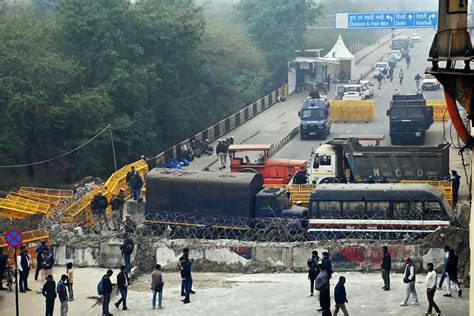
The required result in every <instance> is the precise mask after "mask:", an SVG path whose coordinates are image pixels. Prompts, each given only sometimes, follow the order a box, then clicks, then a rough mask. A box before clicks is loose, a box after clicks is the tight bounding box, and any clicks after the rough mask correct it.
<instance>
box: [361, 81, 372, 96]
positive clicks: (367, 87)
mask: <svg viewBox="0 0 474 316" xmlns="http://www.w3.org/2000/svg"><path fill="white" fill-rule="evenodd" d="M359 82H360V84H361V85H362V91H363V92H364V99H370V98H371V97H373V96H374V89H373V88H372V87H373V86H374V85H373V83H372V82H370V81H368V80H361V81H359Z"/></svg>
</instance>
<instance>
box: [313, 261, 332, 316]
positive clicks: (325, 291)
mask: <svg viewBox="0 0 474 316" xmlns="http://www.w3.org/2000/svg"><path fill="white" fill-rule="evenodd" d="M319 271H320V272H319V274H318V276H317V277H316V281H315V288H316V290H318V291H319V304H320V305H321V311H322V312H323V316H331V297H330V293H329V275H328V273H327V271H326V267H325V266H324V265H323V264H321V265H320V267H319Z"/></svg>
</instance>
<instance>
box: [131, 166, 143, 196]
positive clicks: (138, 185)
mask: <svg viewBox="0 0 474 316" xmlns="http://www.w3.org/2000/svg"><path fill="white" fill-rule="evenodd" d="M130 186H131V187H132V195H133V199H134V200H135V201H137V200H139V198H140V195H141V193H142V187H143V179H142V177H141V176H140V174H139V173H138V172H135V173H134V174H133V175H132V178H131V179H130Z"/></svg>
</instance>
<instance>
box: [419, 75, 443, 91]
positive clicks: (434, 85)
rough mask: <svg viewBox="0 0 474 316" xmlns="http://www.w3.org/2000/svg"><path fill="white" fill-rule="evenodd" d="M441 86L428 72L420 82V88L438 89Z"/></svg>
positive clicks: (423, 89) (424, 89)
mask: <svg viewBox="0 0 474 316" xmlns="http://www.w3.org/2000/svg"><path fill="white" fill-rule="evenodd" d="M440 88H441V84H440V83H439V81H438V80H437V79H436V78H435V77H434V76H433V75H430V74H427V75H425V77H424V78H423V81H422V82H421V90H422V91H426V90H439V89H440Z"/></svg>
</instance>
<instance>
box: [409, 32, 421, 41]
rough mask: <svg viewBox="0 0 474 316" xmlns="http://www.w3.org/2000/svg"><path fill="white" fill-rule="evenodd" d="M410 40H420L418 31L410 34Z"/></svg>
mask: <svg viewBox="0 0 474 316" xmlns="http://www.w3.org/2000/svg"><path fill="white" fill-rule="evenodd" d="M410 41H412V43H418V42H421V36H420V34H419V33H413V34H412V35H410Z"/></svg>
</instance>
